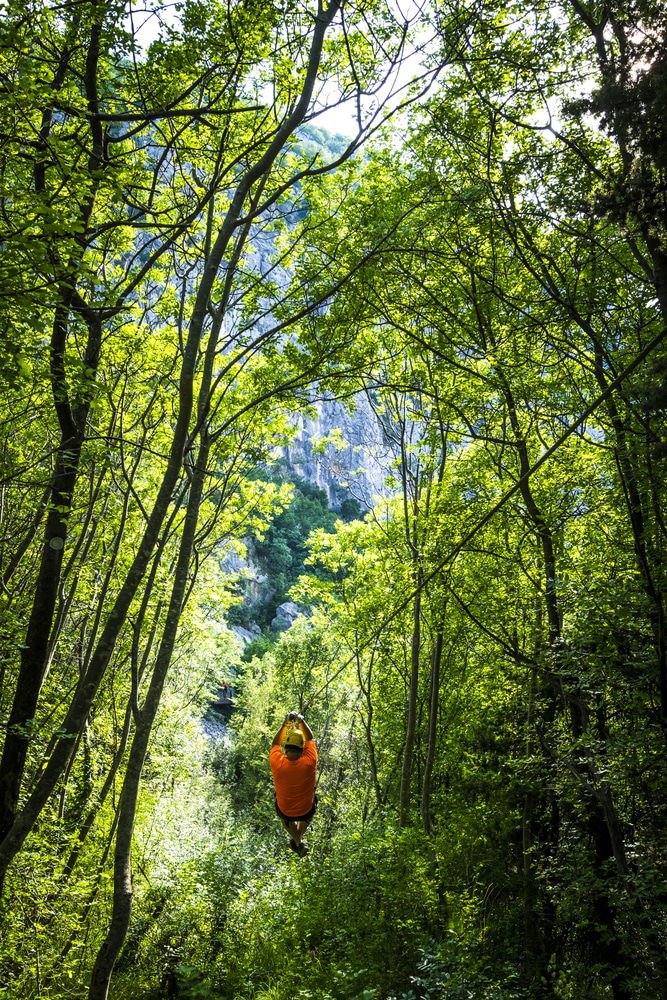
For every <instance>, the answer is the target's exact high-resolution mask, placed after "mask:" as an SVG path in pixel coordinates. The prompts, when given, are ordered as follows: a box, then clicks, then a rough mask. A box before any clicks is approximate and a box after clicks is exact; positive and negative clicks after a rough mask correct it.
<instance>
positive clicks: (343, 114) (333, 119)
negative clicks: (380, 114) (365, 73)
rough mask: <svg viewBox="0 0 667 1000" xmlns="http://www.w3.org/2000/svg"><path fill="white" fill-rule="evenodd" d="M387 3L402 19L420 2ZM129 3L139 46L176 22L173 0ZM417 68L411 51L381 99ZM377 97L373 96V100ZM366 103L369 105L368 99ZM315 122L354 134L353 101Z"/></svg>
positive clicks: (327, 91)
mask: <svg viewBox="0 0 667 1000" xmlns="http://www.w3.org/2000/svg"><path fill="white" fill-rule="evenodd" d="M388 3H389V4H390V5H391V6H392V7H393V8H394V12H395V14H396V15H397V17H399V19H401V20H404V19H406V18H407V19H410V18H412V17H414V16H415V15H416V14H417V12H418V10H419V5H418V4H417V3H416V2H415V0H388ZM130 5H131V10H132V13H131V14H128V16H127V18H126V26H127V30H128V31H133V33H134V34H135V37H136V38H137V40H138V42H139V45H140V47H141V48H142V49H146V48H147V47H148V46H149V45H150V43H151V42H152V41H154V39H155V38H157V37H158V34H159V31H160V26H161V25H162V24H167V25H176V24H177V23H178V11H177V7H178V6H179V5H178V3H177V2H176V0H174V2H173V3H159V2H157V0H147V2H146V0H144V2H140V3H134V2H132V0H130ZM420 72H421V66H420V58H419V55H418V54H415V53H413V54H412V55H411V56H409V58H407V59H405V60H404V62H403V63H402V65H401V68H400V70H399V71H398V73H395V74H394V75H393V78H392V79H391V80H390V81H388V82H387V84H386V86H385V87H384V88H383V90H384V93H382V92H381V93H380V95H378V96H379V99H380V101H381V100H382V99H383V98H384V97H386V96H387V94H388V92H389V91H390V90H391V89H392V88H393V89H395V88H396V86H398V87H403V86H405V85H406V84H408V83H409V82H410V79H411V78H412V77H413V76H415V75H417V74H419V73H420ZM322 94H323V96H324V99H325V100H331V101H332V103H333V102H334V101H335V97H336V95H335V93H333V88H327V87H326V86H325V87H324V88H323V90H322ZM377 100H378V99H377V98H376V99H375V103H377ZM365 103H366V104H367V105H368V106H370V102H369V99H367V101H366V102H365ZM315 124H316V125H318V126H319V127H320V128H324V129H326V130H328V131H329V132H332V133H335V134H340V135H344V136H348V137H351V136H353V135H355V134H356V132H357V123H356V101H355V100H354V99H350V100H349V101H347V102H346V103H345V104H341V105H336V106H335V107H331V108H328V109H327V110H326V111H324V112H322V113H321V114H320V115H318V117H317V118H316V119H315Z"/></svg>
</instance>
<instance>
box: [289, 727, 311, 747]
mask: <svg viewBox="0 0 667 1000" xmlns="http://www.w3.org/2000/svg"><path fill="white" fill-rule="evenodd" d="M305 742H306V741H305V739H304V736H303V733H302V732H301V730H300V729H290V731H289V733H288V734H287V736H286V737H285V746H286V747H297V748H298V749H299V750H303V745H304V743H305Z"/></svg>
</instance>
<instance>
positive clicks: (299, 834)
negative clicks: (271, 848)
mask: <svg viewBox="0 0 667 1000" xmlns="http://www.w3.org/2000/svg"><path fill="white" fill-rule="evenodd" d="M309 823H310V820H307V819H297V820H293V821H292V823H291V824H290V832H291V834H292V840H293V841H294V843H295V844H296V845H297V847H298V846H299V844H300V843H301V840H302V838H303V837H304V836H305V833H306V830H307V829H308V825H309Z"/></svg>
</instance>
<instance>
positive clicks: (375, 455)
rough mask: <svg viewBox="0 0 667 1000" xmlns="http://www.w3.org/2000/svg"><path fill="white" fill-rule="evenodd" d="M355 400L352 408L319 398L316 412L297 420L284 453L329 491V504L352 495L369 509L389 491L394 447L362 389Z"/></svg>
mask: <svg viewBox="0 0 667 1000" xmlns="http://www.w3.org/2000/svg"><path fill="white" fill-rule="evenodd" d="M354 403H355V407H354V409H352V410H351V409H350V408H349V407H348V406H346V405H344V404H343V403H341V402H339V401H338V400H335V399H324V400H321V401H320V402H318V404H317V411H318V413H317V417H315V418H314V419H313V418H311V417H309V416H305V415H304V416H303V417H301V418H300V419H299V420H298V423H297V427H298V430H297V433H296V436H295V438H294V440H293V442H292V443H291V444H290V445H288V446H287V447H286V448H285V449H284V457H285V461H286V464H287V466H288V468H289V469H291V470H293V471H294V472H295V473H296V474H297V475H298V476H301V477H302V478H303V479H306V480H307V481H308V482H309V483H312V484H313V485H314V486H318V487H319V488H320V489H323V490H325V491H326V493H327V496H328V499H329V506H330V507H333V508H336V507H339V506H340V504H341V503H342V502H343V501H344V500H345V499H346V498H347V497H354V498H355V499H356V500H358V501H359V503H360V504H361V506H362V507H363V508H365V509H366V510H370V508H371V507H373V506H374V502H375V501H376V500H377V498H379V497H381V496H385V495H386V493H387V490H386V487H385V477H386V476H387V475H388V473H389V470H390V466H391V463H392V460H393V457H394V449H393V447H392V445H391V442H390V441H389V440H388V439H387V436H386V434H385V431H384V428H383V427H382V425H381V423H380V421H379V420H378V418H377V416H376V414H375V412H374V410H373V408H372V406H371V405H370V403H369V401H368V399H367V398H366V397H365V396H364V395H361V394H360V395H358V396H357V397H356V399H355V400H354ZM322 439H325V440H324V442H323V445H322V446H320V445H319V442H321V441H322ZM327 439H331V440H327Z"/></svg>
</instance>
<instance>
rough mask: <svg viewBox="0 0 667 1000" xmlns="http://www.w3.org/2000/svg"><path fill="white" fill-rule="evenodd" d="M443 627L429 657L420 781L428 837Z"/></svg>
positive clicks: (431, 829) (423, 816)
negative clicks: (425, 721) (426, 722)
mask: <svg viewBox="0 0 667 1000" xmlns="http://www.w3.org/2000/svg"><path fill="white" fill-rule="evenodd" d="M442 643H443V627H442V626H441V627H440V629H439V630H438V634H437V636H436V639H435V647H434V649H433V655H432V657H431V690H430V697H429V709H428V735H427V738H426V761H425V764H424V779H423V782H422V803H421V808H422V822H423V824H424V830H425V831H426V833H427V834H428V836H429V837H430V836H431V835H432V834H433V823H432V819H431V775H432V773H433V764H434V763H435V750H436V741H437V737H438V707H439V700H440V699H439V695H440V664H441V662H442Z"/></svg>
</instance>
